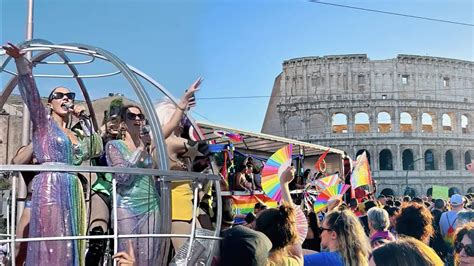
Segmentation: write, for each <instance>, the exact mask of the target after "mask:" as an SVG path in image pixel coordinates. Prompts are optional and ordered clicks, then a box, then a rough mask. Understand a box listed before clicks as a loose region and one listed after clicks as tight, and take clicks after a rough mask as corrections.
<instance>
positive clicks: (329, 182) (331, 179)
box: [316, 174, 339, 189]
mask: <svg viewBox="0 0 474 266" xmlns="http://www.w3.org/2000/svg"><path fill="white" fill-rule="evenodd" d="M338 182H339V174H333V175H328V176H326V177H323V178H321V179H317V180H316V185H317V186H318V187H320V188H322V189H326V188H328V187H330V186H334V185H336V184H337V183H338Z"/></svg>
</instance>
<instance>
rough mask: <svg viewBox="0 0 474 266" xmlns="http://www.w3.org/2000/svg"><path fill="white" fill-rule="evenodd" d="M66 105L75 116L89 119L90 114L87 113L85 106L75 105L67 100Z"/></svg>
mask: <svg viewBox="0 0 474 266" xmlns="http://www.w3.org/2000/svg"><path fill="white" fill-rule="evenodd" d="M64 107H66V109H67V110H68V111H69V112H70V113H72V114H73V115H74V116H75V117H77V118H81V119H89V118H90V115H87V114H86V113H85V111H86V110H85V108H84V107H82V106H79V105H74V103H72V102H67V103H65V104H64Z"/></svg>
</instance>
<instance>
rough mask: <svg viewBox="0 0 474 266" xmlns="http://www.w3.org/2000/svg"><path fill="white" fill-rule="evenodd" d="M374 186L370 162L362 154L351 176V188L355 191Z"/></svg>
mask: <svg viewBox="0 0 474 266" xmlns="http://www.w3.org/2000/svg"><path fill="white" fill-rule="evenodd" d="M370 184H372V176H371V174H370V166H369V160H367V155H366V154H365V152H364V153H362V154H361V155H360V156H359V157H358V158H357V161H356V165H355V167H354V170H353V171H352V175H351V186H352V188H353V189H355V188H357V187H360V186H364V185H370Z"/></svg>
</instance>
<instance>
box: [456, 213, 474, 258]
mask: <svg viewBox="0 0 474 266" xmlns="http://www.w3.org/2000/svg"><path fill="white" fill-rule="evenodd" d="M464 236H467V237H469V239H470V240H471V241H472V242H473V243H474V222H469V223H466V224H464V225H463V226H462V227H460V228H458V230H456V234H455V235H454V246H456V245H458V244H459V243H461V241H462V239H463V238H464ZM454 259H455V261H456V262H458V261H459V253H457V252H456V254H455V257H454ZM456 265H458V264H456Z"/></svg>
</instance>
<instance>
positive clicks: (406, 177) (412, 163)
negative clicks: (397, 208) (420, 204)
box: [405, 157, 425, 191]
mask: <svg viewBox="0 0 474 266" xmlns="http://www.w3.org/2000/svg"><path fill="white" fill-rule="evenodd" d="M423 159H425V158H424V157H421V158H418V159H416V160H414V161H413V162H411V163H410V164H409V165H408V167H407V174H406V176H405V184H406V188H405V191H408V189H409V187H408V171H409V170H410V167H411V166H412V165H414V164H415V162H418V161H419V160H423Z"/></svg>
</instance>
